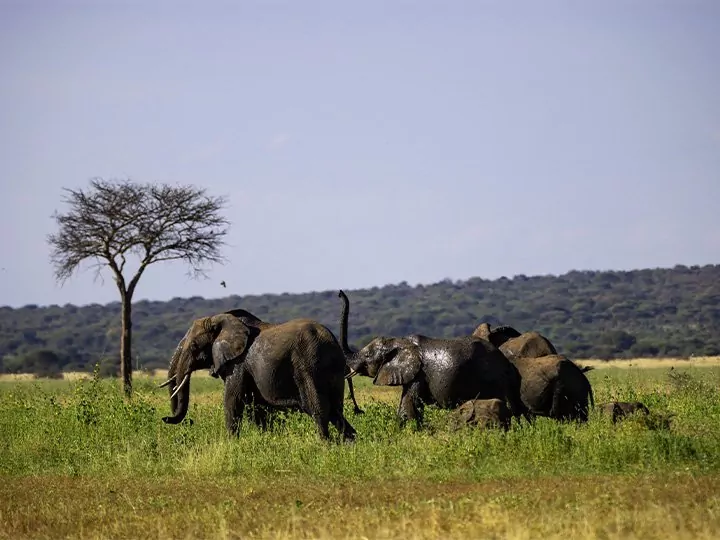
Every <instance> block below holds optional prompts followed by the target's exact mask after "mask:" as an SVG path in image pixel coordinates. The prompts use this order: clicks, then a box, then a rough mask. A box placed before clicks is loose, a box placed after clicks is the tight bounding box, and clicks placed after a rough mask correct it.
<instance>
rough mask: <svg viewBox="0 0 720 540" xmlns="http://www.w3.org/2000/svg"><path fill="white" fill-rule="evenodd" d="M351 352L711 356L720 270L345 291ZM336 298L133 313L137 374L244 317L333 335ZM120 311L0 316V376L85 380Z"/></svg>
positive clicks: (112, 346)
mask: <svg viewBox="0 0 720 540" xmlns="http://www.w3.org/2000/svg"><path fill="white" fill-rule="evenodd" d="M346 292H347V294H348V296H349V297H350V301H351V312H350V340H351V342H352V343H353V344H354V345H355V346H361V345H363V344H364V343H366V342H368V341H369V340H370V339H371V337H372V336H374V335H378V334H385V335H404V334H409V333H420V334H426V335H430V336H447V337H450V336H460V335H466V334H469V333H471V332H472V330H473V329H474V328H475V327H476V326H477V325H478V324H479V323H481V322H483V321H489V322H491V323H493V324H511V325H513V326H515V327H516V328H518V329H519V330H521V331H523V330H530V329H534V330H538V331H540V332H542V333H544V334H545V335H547V336H548V337H549V338H550V339H551V340H552V341H553V342H554V343H555V344H556V346H557V347H558V349H559V350H560V351H561V352H563V353H565V354H568V355H570V356H572V357H574V358H589V357H593V358H621V357H638V356H690V355H692V354H694V355H696V356H697V355H718V354H720V265H707V266H702V267H699V266H693V267H690V268H688V267H685V266H676V267H675V268H672V269H648V270H635V271H628V272H614V271H608V272H592V271H583V272H579V271H572V272H569V273H567V274H564V275H562V276H533V277H528V276H524V275H519V276H515V277H514V278H513V279H508V278H500V279H497V280H484V279H480V278H472V279H469V280H467V281H457V282H452V281H450V280H444V281H441V282H439V283H435V284H433V285H418V286H415V287H413V286H409V285H408V284H406V283H400V284H398V285H386V286H384V287H373V288H372V289H362V290H346ZM341 305H342V304H341V301H340V299H339V298H338V297H337V291H335V290H332V291H324V292H312V293H306V294H266V295H261V296H245V297H240V296H229V297H226V298H222V299H215V300H205V299H203V298H200V297H193V298H174V299H173V300H170V301H169V302H149V301H141V302H137V303H134V304H133V321H134V324H133V331H134V332H133V333H134V339H133V356H134V358H135V360H134V364H135V365H136V366H140V367H141V368H156V367H166V366H167V362H168V360H169V358H170V354H171V352H172V351H173V349H174V347H175V346H176V344H177V342H178V341H179V340H180V339H181V338H182V336H183V335H184V333H185V331H186V330H187V328H188V326H189V325H190V323H191V321H192V320H193V319H194V318H196V317H200V316H205V315H211V314H214V313H218V312H222V311H227V310H229V309H232V308H238V307H242V308H244V309H247V310H249V311H251V312H253V313H255V314H256V315H257V316H259V317H260V318H263V319H265V320H268V321H283V320H286V319H290V318H293V317H311V318H314V319H317V320H319V321H320V322H322V323H324V324H326V325H328V326H329V327H330V329H331V330H333V332H335V334H336V335H339V322H338V321H339V316H340V310H341ZM119 310H120V305H119V303H112V304H108V305H104V306H102V305H98V304H92V305H88V306H82V307H78V306H74V305H65V306H49V307H38V306H34V305H29V306H25V307H22V308H18V309H13V308H10V307H2V308H0V359H1V360H0V370H2V371H3V372H11V373H13V372H15V373H17V372H37V371H46V372H51V371H54V370H55V369H56V368H57V367H58V366H60V367H61V368H62V369H63V370H64V371H81V370H91V369H92V367H93V365H94V364H95V362H98V361H100V360H101V359H102V358H106V359H107V360H106V361H105V363H106V365H107V366H109V368H110V369H112V367H113V366H114V365H115V364H116V363H117V358H118V349H119V331H120V317H119Z"/></svg>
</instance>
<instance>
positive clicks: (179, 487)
mask: <svg viewBox="0 0 720 540" xmlns="http://www.w3.org/2000/svg"><path fill="white" fill-rule="evenodd" d="M538 509H542V510H538ZM718 531H720V478H719V477H717V476H703V477H693V476H692V475H689V474H673V475H666V476H643V477H640V478H634V477H630V476H599V477H598V476H592V477H574V478H548V477H544V478H525V479H507V480H490V481H486V482H478V483H453V482H448V483H443V484H432V483H431V484H428V483H423V482H412V481H409V482H408V481H404V482H398V481H394V482H383V483H345V484H329V483H320V482H313V481H310V482H307V481H305V482H302V483H297V482H293V479H291V478H289V479H283V478H275V479H273V480H269V481H264V482H262V483H261V484H259V483H251V482H248V481H246V480H244V479H242V478H227V479H217V478H215V479H209V478H204V477H196V476H188V477H183V478H174V479H159V480H157V479H156V480H147V479H141V478H130V479H121V480H119V479H115V478H108V479H105V480H102V481H100V482H98V479H83V478H68V477H47V476H46V477H44V478H35V477H30V478H4V479H3V482H2V484H0V537H3V538H68V537H71V538H118V537H122V538H135V539H140V538H276V539H286V538H322V539H325V538H334V539H340V538H403V539H409V538H416V539H426V538H427V539H430V538H433V539H435V538H453V539H455V538H457V539H461V538H513V539H523V540H524V539H531V538H573V539H595V538H603V539H613V538H624V539H626V538H630V539H633V538H638V539H639V538H642V539H652V538H717V537H718Z"/></svg>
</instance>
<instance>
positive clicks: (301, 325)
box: [163, 312, 355, 440]
mask: <svg viewBox="0 0 720 540" xmlns="http://www.w3.org/2000/svg"><path fill="white" fill-rule="evenodd" d="M245 313H246V312H245ZM248 315H249V317H247V318H245V319H243V318H242V317H237V316H235V315H234V314H229V313H223V314H219V315H215V316H213V317H204V318H201V319H197V320H196V321H194V322H193V325H192V326H191V328H190V330H189V331H188V334H186V336H185V337H184V338H183V341H182V342H181V344H180V345H179V346H178V350H179V352H178V351H176V353H175V354H174V355H173V360H172V361H171V373H170V376H171V377H173V378H174V382H173V384H172V385H171V386H170V389H171V392H173V391H174V390H175V388H177V387H178V386H179V385H181V384H182V381H183V380H185V379H187V382H186V383H185V384H184V385H183V386H182V387H180V389H179V393H178V396H177V402H176V403H171V405H172V406H173V416H169V417H165V418H163V421H165V422H166V423H169V424H176V423H178V422H181V421H182V420H183V418H184V417H185V415H186V414H187V410H188V402H189V392H190V391H189V387H190V383H189V376H190V374H191V373H192V372H193V371H195V370H197V369H209V368H212V371H211V373H212V374H213V375H214V376H217V377H220V378H221V379H222V380H223V381H224V388H225V390H224V408H225V424H226V428H227V430H228V432H229V433H230V434H237V433H238V430H239V422H240V420H241V418H242V415H243V411H244V408H245V407H246V406H247V405H250V404H253V405H254V409H255V417H254V420H255V422H256V423H257V424H258V425H259V426H261V427H265V426H266V421H267V414H268V413H270V412H272V411H275V410H281V409H291V410H299V411H302V412H305V413H307V414H309V415H310V416H311V417H312V418H313V420H314V421H315V423H316V425H317V428H318V432H319V434H320V436H321V437H322V438H324V439H327V438H328V437H329V432H328V423H332V424H333V425H334V426H335V427H336V428H337V429H338V431H339V432H340V433H341V434H342V436H343V438H344V439H346V440H352V439H354V437H355V430H354V429H353V427H352V426H351V425H350V424H349V423H348V422H347V420H346V419H345V417H344V415H343V397H344V396H343V394H344V390H345V380H344V373H345V370H346V366H345V356H344V354H343V351H342V349H341V348H340V344H339V343H338V342H337V340H336V339H335V336H333V334H332V332H330V330H328V329H327V328H326V327H325V326H323V325H321V324H320V323H318V322H316V321H313V320H310V319H294V320H291V321H288V322H285V323H281V324H267V323H263V322H262V321H260V320H259V319H257V318H256V317H254V316H252V315H251V314H248ZM246 323H247V324H246Z"/></svg>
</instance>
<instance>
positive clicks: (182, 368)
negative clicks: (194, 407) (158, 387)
mask: <svg viewBox="0 0 720 540" xmlns="http://www.w3.org/2000/svg"><path fill="white" fill-rule="evenodd" d="M189 333H190V331H189V330H188V332H187V333H186V334H185V336H184V337H183V338H182V339H181V340H180V343H178V346H177V347H176V348H175V351H174V352H173V355H172V358H171V359H170V368H169V369H168V377H169V382H170V385H169V388H168V390H169V392H170V411H172V416H166V417H164V418H163V422H165V423H167V424H178V423H180V422H182V421H183V419H184V418H185V415H186V414H187V409H188V403H189V401H190V370H189V369H186V368H187V362H186V361H183V360H187V354H188V353H187V351H185V341H186V339H187V338H188V335H189ZM181 374H183V376H182V377H181ZM180 385H182V388H179V386H180Z"/></svg>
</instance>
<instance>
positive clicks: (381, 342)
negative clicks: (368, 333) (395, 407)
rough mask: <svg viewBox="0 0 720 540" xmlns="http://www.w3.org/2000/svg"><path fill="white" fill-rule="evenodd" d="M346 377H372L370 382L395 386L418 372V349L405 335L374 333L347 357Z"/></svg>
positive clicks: (420, 365) (419, 362) (420, 363)
mask: <svg viewBox="0 0 720 540" xmlns="http://www.w3.org/2000/svg"><path fill="white" fill-rule="evenodd" d="M348 366H349V367H350V373H349V374H348V375H347V376H348V377H354V376H355V375H365V376H367V377H373V384H377V385H387V386H398V385H403V384H409V383H410V382H411V381H412V380H413V379H414V378H415V377H416V376H417V375H418V373H419V372H420V369H421V368H422V362H421V359H420V350H419V348H418V347H417V345H415V344H414V343H412V342H410V341H409V340H407V339H400V338H392V337H377V338H375V339H373V340H372V341H371V342H370V343H368V344H367V345H365V347H363V348H362V349H360V350H359V351H358V352H357V353H355V354H353V355H352V357H351V358H350V359H349V361H348Z"/></svg>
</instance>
